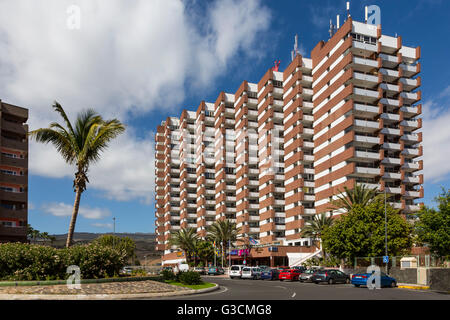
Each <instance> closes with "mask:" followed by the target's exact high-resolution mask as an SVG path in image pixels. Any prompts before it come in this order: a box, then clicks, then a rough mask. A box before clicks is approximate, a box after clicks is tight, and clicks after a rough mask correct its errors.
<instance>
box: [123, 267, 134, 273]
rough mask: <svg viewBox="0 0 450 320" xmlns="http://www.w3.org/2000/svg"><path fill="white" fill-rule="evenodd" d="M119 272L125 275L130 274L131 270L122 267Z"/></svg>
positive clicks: (130, 268)
mask: <svg viewBox="0 0 450 320" xmlns="http://www.w3.org/2000/svg"><path fill="white" fill-rule="evenodd" d="M121 271H122V273H125V274H131V273H132V272H133V268H132V267H123V268H122V270H121Z"/></svg>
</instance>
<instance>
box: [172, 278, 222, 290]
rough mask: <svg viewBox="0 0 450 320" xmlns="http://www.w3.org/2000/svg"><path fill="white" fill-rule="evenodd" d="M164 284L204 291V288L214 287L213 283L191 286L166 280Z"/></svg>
mask: <svg viewBox="0 0 450 320" xmlns="http://www.w3.org/2000/svg"><path fill="white" fill-rule="evenodd" d="M165 282H166V283H168V284H172V285H174V286H180V287H186V288H189V289H195V290H198V289H206V288H211V287H214V286H215V284H214V283H209V282H203V283H202V284H193V285H189V284H184V283H181V282H176V281H175V280H166V281H165Z"/></svg>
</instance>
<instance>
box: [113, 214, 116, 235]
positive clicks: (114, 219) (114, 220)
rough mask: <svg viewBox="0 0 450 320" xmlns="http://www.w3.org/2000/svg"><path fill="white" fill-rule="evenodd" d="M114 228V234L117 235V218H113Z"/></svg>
mask: <svg viewBox="0 0 450 320" xmlns="http://www.w3.org/2000/svg"><path fill="white" fill-rule="evenodd" d="M113 222H114V227H113V234H116V217H113Z"/></svg>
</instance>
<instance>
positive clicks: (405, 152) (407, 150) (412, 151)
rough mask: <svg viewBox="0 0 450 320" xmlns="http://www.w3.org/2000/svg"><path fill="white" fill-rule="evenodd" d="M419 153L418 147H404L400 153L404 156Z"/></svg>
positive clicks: (416, 155)
mask: <svg viewBox="0 0 450 320" xmlns="http://www.w3.org/2000/svg"><path fill="white" fill-rule="evenodd" d="M419 154H420V152H419V149H412V148H405V149H403V151H402V155H404V156H405V157H406V158H414V157H418V156H419Z"/></svg>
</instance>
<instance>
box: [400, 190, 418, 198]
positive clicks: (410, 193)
mask: <svg viewBox="0 0 450 320" xmlns="http://www.w3.org/2000/svg"><path fill="white" fill-rule="evenodd" d="M404 197H405V198H420V191H405V194H404Z"/></svg>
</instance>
